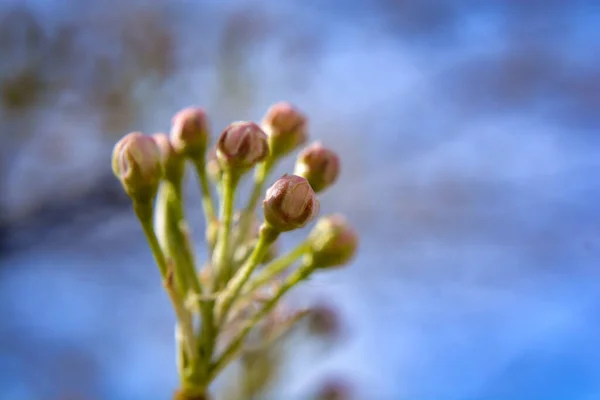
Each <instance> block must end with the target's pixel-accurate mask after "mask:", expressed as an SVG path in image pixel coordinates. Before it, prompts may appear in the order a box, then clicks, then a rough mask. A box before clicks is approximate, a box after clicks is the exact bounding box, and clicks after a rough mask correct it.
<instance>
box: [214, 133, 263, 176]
mask: <svg viewBox="0 0 600 400" xmlns="http://www.w3.org/2000/svg"><path fill="white" fill-rule="evenodd" d="M268 155H269V144H268V141H267V135H265V133H264V132H263V131H262V129H260V127H259V126H258V125H256V124H255V123H254V122H234V123H232V124H231V125H229V126H228V127H227V128H225V130H224V131H223V132H222V133H221V136H220V137H219V141H218V142H217V157H218V158H219V162H220V165H221V167H222V168H227V169H230V170H238V171H242V172H243V171H245V170H247V169H249V168H251V167H253V166H254V164H256V163H258V162H261V161H263V160H264V159H265V158H267V157H268Z"/></svg>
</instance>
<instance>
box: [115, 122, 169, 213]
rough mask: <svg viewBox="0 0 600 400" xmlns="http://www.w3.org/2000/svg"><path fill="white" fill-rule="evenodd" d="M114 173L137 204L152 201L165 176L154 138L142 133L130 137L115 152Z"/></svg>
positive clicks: (124, 138)
mask: <svg viewBox="0 0 600 400" xmlns="http://www.w3.org/2000/svg"><path fill="white" fill-rule="evenodd" d="M112 170H113V173H114V174H115V176H116V177H117V178H118V179H119V180H120V181H121V184H122V185H123V188H124V189H125V192H126V193H127V194H128V195H129V196H130V197H131V198H132V199H133V200H134V201H139V202H149V201H151V200H152V199H153V198H154V197H155V196H156V192H157V190H158V185H159V184H160V181H161V179H162V177H163V166H162V159H161V153H160V150H159V148H158V146H157V145H156V142H155V141H154V139H152V138H151V137H150V136H146V135H143V134H142V133H140V132H133V133H129V134H127V135H126V136H125V137H123V138H122V139H121V140H119V141H118V142H117V144H116V145H115V147H114V149H113V154H112Z"/></svg>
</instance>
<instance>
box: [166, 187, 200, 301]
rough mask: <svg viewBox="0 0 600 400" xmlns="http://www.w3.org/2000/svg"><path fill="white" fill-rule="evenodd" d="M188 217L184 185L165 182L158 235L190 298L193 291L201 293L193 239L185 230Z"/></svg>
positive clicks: (179, 281) (183, 290) (180, 286)
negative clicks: (185, 208)
mask: <svg viewBox="0 0 600 400" xmlns="http://www.w3.org/2000/svg"><path fill="white" fill-rule="evenodd" d="M184 225H185V217H184V215H183V205H182V198H181V184H180V183H177V182H171V181H164V182H163V183H162V184H161V186H160V189H159V192H158V201H157V203H156V213H155V227H156V235H157V236H158V239H159V242H160V244H161V247H162V248H163V251H164V252H165V255H166V256H167V257H169V258H171V259H172V260H173V262H174V263H175V279H176V283H177V284H178V287H179V288H180V294H181V295H183V296H184V297H185V296H187V294H188V292H189V291H190V290H191V291H193V292H194V293H196V294H201V293H202V290H201V284H200V281H199V279H198V277H197V275H196V267H195V265H196V264H195V260H194V256H193V253H192V251H191V244H190V238H189V237H188V233H187V232H186V229H185V226H184Z"/></svg>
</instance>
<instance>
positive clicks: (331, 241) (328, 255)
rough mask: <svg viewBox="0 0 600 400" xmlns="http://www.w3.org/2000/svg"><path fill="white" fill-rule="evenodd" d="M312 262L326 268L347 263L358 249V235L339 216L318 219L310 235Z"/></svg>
mask: <svg viewBox="0 0 600 400" xmlns="http://www.w3.org/2000/svg"><path fill="white" fill-rule="evenodd" d="M309 238H310V242H311V253H310V257H312V262H313V263H314V265H315V266H316V267H319V268H327V267H335V266H341V265H344V264H346V263H348V262H349V261H350V260H351V259H352V258H353V257H354V254H355V253H356V249H357V248H358V235H357V234H356V232H355V231H354V229H352V227H351V226H350V224H348V222H347V221H346V219H345V218H344V217H343V216H342V215H339V214H335V215H331V216H328V217H325V218H322V219H320V220H319V221H318V222H317V225H315V228H314V229H313V231H312V232H311V233H310V236H309Z"/></svg>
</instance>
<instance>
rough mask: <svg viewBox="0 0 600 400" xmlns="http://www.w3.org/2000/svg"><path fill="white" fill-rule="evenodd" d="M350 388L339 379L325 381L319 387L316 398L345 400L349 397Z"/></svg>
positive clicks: (320, 399)
mask: <svg viewBox="0 0 600 400" xmlns="http://www.w3.org/2000/svg"><path fill="white" fill-rule="evenodd" d="M351 392H352V390H351V389H350V386H349V385H348V383H347V382H346V381H342V380H340V379H335V380H332V379H330V380H329V381H327V382H325V384H323V385H322V386H321V388H320V389H319V391H318V393H317V396H316V399H317V400H347V399H349V398H350V394H351Z"/></svg>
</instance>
